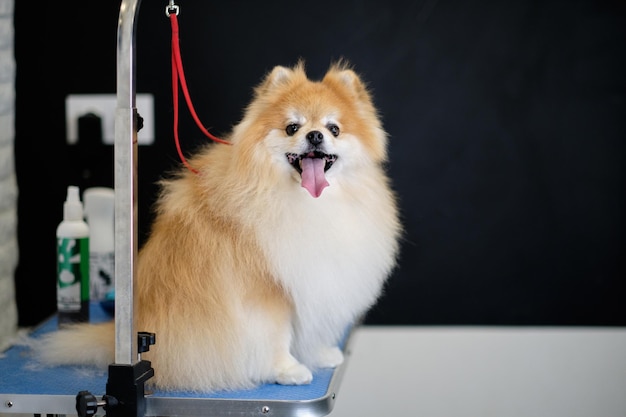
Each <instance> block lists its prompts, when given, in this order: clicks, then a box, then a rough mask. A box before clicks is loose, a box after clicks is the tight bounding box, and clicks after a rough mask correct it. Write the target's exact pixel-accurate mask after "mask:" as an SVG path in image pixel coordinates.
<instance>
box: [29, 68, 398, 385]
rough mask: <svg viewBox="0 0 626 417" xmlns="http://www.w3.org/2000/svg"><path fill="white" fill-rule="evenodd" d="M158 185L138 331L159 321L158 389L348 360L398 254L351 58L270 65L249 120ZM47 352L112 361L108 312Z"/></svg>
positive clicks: (366, 96)
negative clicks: (355, 333) (323, 65)
mask: <svg viewBox="0 0 626 417" xmlns="http://www.w3.org/2000/svg"><path fill="white" fill-rule="evenodd" d="M227 140H228V141H229V142H230V145H223V144H211V145H207V146H206V147H205V148H203V149H202V150H200V151H199V152H197V153H196V155H195V156H193V157H192V158H190V159H189V164H190V165H191V166H192V167H194V168H195V169H196V170H197V173H194V172H192V171H190V170H187V169H185V168H181V169H180V171H179V172H178V173H176V175H172V177H171V178H170V179H166V180H163V181H162V184H161V185H162V193H161V194H160V196H159V200H158V201H157V203H156V207H155V214H156V215H155V220H154V223H153V225H152V229H151V232H150V235H149V237H148V239H147V240H146V242H145V244H144V245H143V247H142V248H141V250H140V251H139V256H138V267H137V268H138V269H137V282H136V291H137V294H138V300H137V303H135V313H134V314H135V317H136V320H137V328H138V330H142V331H149V332H154V333H156V337H157V344H156V345H154V346H153V347H152V348H151V350H150V351H149V352H147V353H144V354H143V355H142V357H143V358H144V359H147V360H150V361H151V362H152V366H153V367H154V369H155V376H154V377H153V378H152V379H151V380H149V381H148V383H149V384H152V385H153V386H155V387H156V388H159V389H164V390H168V389H176V390H192V391H203V392H208V391H214V390H232V389H244V388H251V387H254V386H256V385H258V384H262V383H279V384H307V383H309V382H311V380H312V371H314V370H315V369H316V368H320V367H335V366H337V365H338V364H340V363H341V362H342V360H343V354H342V351H341V349H340V348H339V347H338V343H340V342H341V339H342V336H343V335H344V333H345V330H346V329H347V328H348V327H349V326H350V325H351V324H354V322H355V321H356V320H357V319H358V318H359V317H360V316H362V315H363V314H364V313H366V312H367V310H368V309H370V307H372V305H373V304H374V303H375V302H376V301H377V299H378V297H379V296H380V295H381V292H382V290H383V286H384V284H385V281H386V279H387V278H388V276H389V275H390V272H391V271H392V269H393V268H394V267H395V265H396V262H397V252H398V247H399V244H398V241H399V236H400V234H401V224H400V221H399V215H398V208H397V201H396V196H395V194H394V192H393V190H392V189H391V187H390V181H389V178H388V176H387V175H386V172H385V164H386V160H387V135H386V133H385V131H384V130H383V127H382V125H381V121H380V119H379V116H378V113H377V111H376V109H375V107H374V105H373V102H372V99H371V95H370V93H369V91H368V89H367V87H366V86H365V84H364V83H363V82H362V80H361V79H360V78H359V76H358V75H357V74H356V73H355V72H354V71H353V70H352V69H351V68H349V67H348V65H347V64H345V62H340V63H335V64H333V65H331V67H330V68H329V70H328V72H327V73H326V74H325V76H324V77H323V79H322V80H321V81H312V80H310V79H309V78H308V77H307V75H306V73H305V69H304V65H303V64H302V63H299V64H297V65H295V66H294V67H292V68H287V67H281V66H277V67H275V68H274V69H273V70H272V71H271V72H270V73H268V74H267V76H266V77H265V79H264V80H263V81H262V82H261V83H260V85H258V86H257V87H256V89H255V94H254V97H253V99H252V101H251V103H250V104H249V105H248V107H247V109H246V111H245V113H244V115H243V118H242V120H241V122H240V123H238V124H237V125H236V126H235V127H234V128H233V130H232V132H231V133H230V135H229V136H228V138H227ZM40 344H41V347H42V348H41V349H40V350H39V351H38V357H39V359H40V360H41V361H43V362H44V363H48V364H93V365H101V366H106V365H108V364H110V363H112V362H113V361H114V344H115V343H114V325H113V323H105V324H100V325H95V324H79V325H75V326H73V327H71V328H68V329H65V330H59V331H57V332H53V333H50V334H48V335H47V336H46V337H45V340H44V341H43V342H40Z"/></svg>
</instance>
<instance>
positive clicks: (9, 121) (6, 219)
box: [0, 0, 18, 352]
mask: <svg viewBox="0 0 626 417" xmlns="http://www.w3.org/2000/svg"><path fill="white" fill-rule="evenodd" d="M13 2H14V0H0V352H1V351H2V350H3V348H4V347H6V345H7V344H8V342H9V340H10V339H11V338H12V336H13V335H15V332H16V330H17V309H16V306H15V287H14V282H13V277H14V272H15V267H16V265H17V257H18V252H17V230H16V226H17V185H16V180H15V165H14V152H13V142H14V137H15V128H14V120H15V113H14V109H15V61H14V55H13Z"/></svg>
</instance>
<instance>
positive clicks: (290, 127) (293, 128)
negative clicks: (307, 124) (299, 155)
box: [285, 123, 300, 136]
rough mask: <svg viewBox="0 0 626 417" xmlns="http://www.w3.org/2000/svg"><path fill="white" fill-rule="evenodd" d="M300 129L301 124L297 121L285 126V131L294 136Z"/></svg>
mask: <svg viewBox="0 0 626 417" xmlns="http://www.w3.org/2000/svg"><path fill="white" fill-rule="evenodd" d="M298 129H300V125H299V124H297V123H292V124H290V125H287V127H286V128H285V132H287V134H288V135H289V136H293V135H295V134H296V132H297V131H298Z"/></svg>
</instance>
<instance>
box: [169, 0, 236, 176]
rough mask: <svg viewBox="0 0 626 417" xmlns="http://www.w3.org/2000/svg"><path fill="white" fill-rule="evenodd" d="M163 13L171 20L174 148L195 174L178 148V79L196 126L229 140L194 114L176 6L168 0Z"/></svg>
mask: <svg viewBox="0 0 626 417" xmlns="http://www.w3.org/2000/svg"><path fill="white" fill-rule="evenodd" d="M165 14H166V15H167V16H168V17H169V18H170V21H171V22H172V99H173V102H174V103H173V104H174V140H175V141H176V150H177V151H178V156H179V157H180V159H181V161H182V162H183V164H185V166H186V167H187V168H188V169H189V170H190V171H191V172H193V173H195V174H197V173H198V170H196V169H195V168H193V167H192V166H191V165H189V163H188V162H187V159H185V156H184V155H183V152H182V150H181V148H180V140H179V138H178V83H179V81H180V86H181V88H182V90H183V95H184V96H185V100H186V102H187V108H189V112H190V113H191V116H192V117H193V120H194V121H195V122H196V125H197V126H198V128H199V129H200V130H201V131H202V133H204V134H205V135H206V136H207V137H208V138H209V139H211V140H214V141H215V142H219V143H225V144H230V143H229V142H227V141H225V140H223V139H220V138H218V137H216V136H214V135H212V134H211V132H209V131H208V130H207V129H206V128H205V127H204V126H203V125H202V122H200V119H199V118H198V115H197V114H196V110H195V109H194V107H193V103H192V102H191V97H190V96H189V90H188V89H187V81H186V80H185V72H184V71H183V61H182V59H181V57H180V45H179V40H178V18H177V15H178V6H176V5H174V4H173V2H170V5H169V6H167V7H166V8H165Z"/></svg>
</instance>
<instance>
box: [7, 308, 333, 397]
mask: <svg viewBox="0 0 626 417" xmlns="http://www.w3.org/2000/svg"><path fill="white" fill-rule="evenodd" d="M90 314H91V321H93V322H102V321H105V320H110V319H111V317H110V316H109V315H107V313H106V312H105V311H104V310H103V309H102V308H101V307H100V305H99V304H98V303H92V304H91V310H90ZM56 329H57V319H56V316H55V317H52V318H50V319H49V320H47V321H45V322H44V323H43V324H42V325H41V326H39V327H38V328H37V329H36V330H35V331H33V333H32V334H31V336H32V337H34V338H37V337H40V336H41V335H43V334H44V333H47V332H51V331H55V330H56ZM157 336H158V335H157ZM155 372H158V369H155ZM333 373H334V370H333V369H322V370H318V371H316V372H314V374H313V382H312V383H311V384H309V385H300V386H285V385H278V384H265V385H261V386H259V387H257V388H255V389H250V390H239V391H219V392H212V393H198V392H193V391H191V392H190V391H161V390H156V391H154V392H153V393H152V396H154V397H166V398H208V399H232V400H265V401H267V400H277V401H283V400H284V401H306V400H316V399H319V398H322V397H324V396H325V395H326V394H327V392H328V387H329V385H330V382H331V378H332V376H333ZM106 381H107V371H106V370H103V369H100V368H95V367H86V366H54V367H50V366H48V367H44V366H42V365H41V364H39V363H37V362H35V361H34V360H33V358H32V357H30V355H29V349H28V348H27V347H24V346H19V345H16V346H12V347H10V348H9V349H8V350H6V351H5V352H3V353H2V354H0V394H26V395H76V394H77V393H78V392H79V391H82V390H87V391H90V392H91V393H92V394H94V395H96V396H100V395H103V394H105V393H106ZM148 389H149V388H148Z"/></svg>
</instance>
